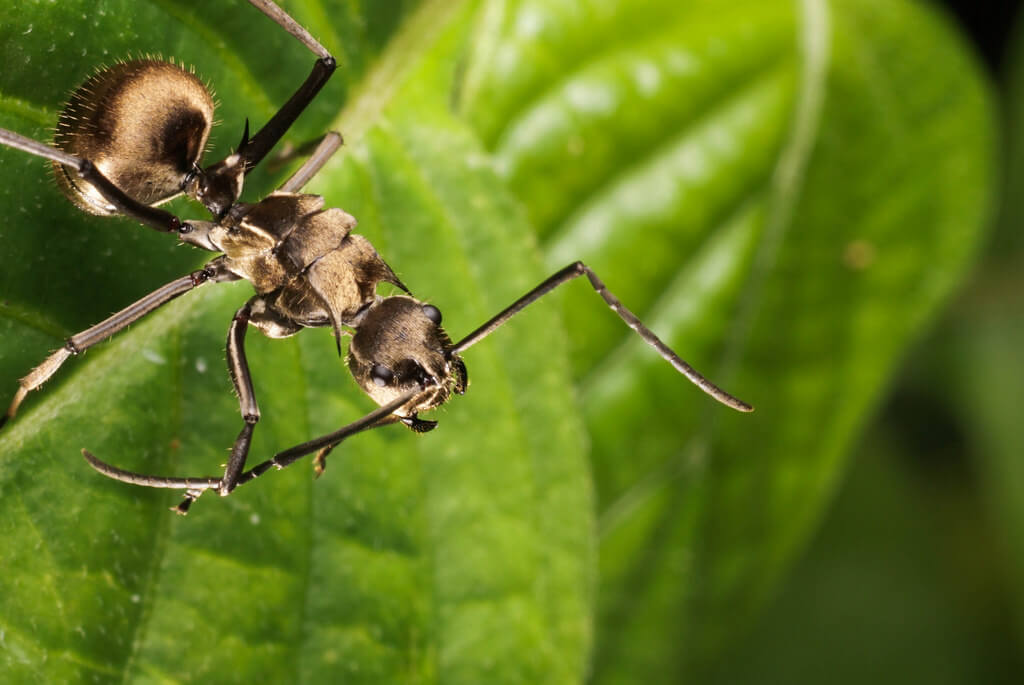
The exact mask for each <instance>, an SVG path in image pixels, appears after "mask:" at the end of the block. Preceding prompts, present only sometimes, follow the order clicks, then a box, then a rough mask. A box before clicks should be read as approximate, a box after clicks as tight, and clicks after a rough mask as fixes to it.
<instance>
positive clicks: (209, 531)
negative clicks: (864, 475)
mask: <svg viewBox="0 0 1024 685" xmlns="http://www.w3.org/2000/svg"><path fill="white" fill-rule="evenodd" d="M296 4H300V3H296ZM301 4H302V7H294V8H293V9H294V11H295V15H296V18H297V19H299V20H300V21H302V22H304V23H307V24H308V25H309V26H310V27H311V29H312V31H313V32H314V33H315V34H316V35H318V36H319V37H320V38H321V39H322V40H323V41H324V42H325V44H326V45H327V46H328V47H329V48H330V49H331V50H332V51H334V54H336V55H338V56H339V61H340V63H341V68H340V69H339V73H338V75H337V76H336V78H335V80H333V81H332V82H331V84H329V86H328V87H327V88H326V89H325V91H324V93H323V95H322V97H320V98H319V99H318V101H317V103H316V104H315V106H314V107H313V108H312V111H311V112H310V113H308V114H307V115H306V116H304V117H303V119H302V121H300V122H299V125H298V126H297V127H296V130H295V132H294V133H293V134H292V135H289V141H290V142H292V143H303V142H305V141H306V140H309V139H312V138H313V137H315V136H318V135H320V134H321V133H322V132H323V131H324V130H326V129H327V128H328V127H337V128H339V130H342V131H343V132H344V133H345V134H346V136H347V138H348V139H349V143H350V144H351V146H350V148H349V149H348V151H347V153H346V154H344V155H339V159H338V160H335V162H334V163H332V164H331V165H330V166H329V167H328V168H327V169H326V170H325V171H324V172H323V174H321V176H320V177H318V178H317V179H316V182H315V184H314V186H315V187H314V190H315V191H316V192H320V193H323V194H324V195H325V196H326V197H327V198H328V203H329V204H337V205H343V206H345V207H346V208H347V209H349V210H350V211H352V212H353V213H354V214H355V215H356V216H357V217H358V218H359V219H360V220H361V226H360V232H362V233H364V234H366V235H368V236H369V237H370V238H371V239H372V240H373V241H374V243H375V244H376V246H377V247H378V248H379V249H380V251H381V253H382V254H383V255H384V256H385V258H386V259H388V260H389V262H390V263H391V264H392V265H393V266H394V267H395V269H396V271H398V273H399V274H400V275H401V277H402V279H403V280H404V281H405V282H406V283H408V284H409V285H410V286H411V287H413V288H414V289H415V291H416V293H417V294H418V296H419V297H421V298H424V299H428V300H430V301H433V302H437V303H438V304H439V305H440V306H441V308H442V309H443V310H444V312H445V321H446V327H447V328H448V330H449V331H451V333H452V335H454V336H459V335H462V334H463V333H464V332H468V331H469V330H471V329H472V328H473V327H475V326H477V325H478V324H479V323H481V322H482V321H483V320H485V319H486V317H487V316H489V315H490V314H492V313H494V312H495V311H497V310H498V309H500V308H501V307H502V306H503V305H505V304H507V303H508V302H510V301H512V300H513V299H514V298H515V297H517V296H518V295H520V294H522V292H524V291H525V290H526V289H527V288H529V287H530V286H531V285H533V284H534V283H536V282H537V281H538V280H539V279H540V278H541V276H542V270H541V269H540V267H539V264H538V260H537V259H536V257H535V253H534V247H533V242H532V237H531V235H530V231H529V228H528V227H527V226H526V225H525V221H524V218H523V216H522V214H521V213H520V212H519V210H518V208H517V207H516V205H515V204H514V203H513V201H512V200H511V198H510V196H509V195H508V194H507V193H506V192H505V191H504V189H503V187H502V185H501V183H500V182H499V180H498V179H497V177H496V176H495V174H494V173H493V172H492V171H491V170H490V168H489V165H488V164H487V163H486V157H485V155H484V153H483V152H482V150H481V149H480V148H479V147H478V145H477V143H476V142H475V140H474V138H473V137H472V136H471V135H470V133H469V132H468V130H467V129H466V128H465V127H464V126H463V125H462V124H461V123H460V122H459V121H458V120H457V119H455V118H453V117H452V116H451V114H450V112H448V110H447V103H448V94H449V93H450V92H451V90H452V84H451V78H452V74H453V73H454V66H455V57H454V55H455V54H456V52H457V50H458V46H459V45H460V38H461V36H462V35H463V34H464V32H465V30H466V28H467V21H468V19H469V13H468V12H467V11H463V10H462V9H460V6H459V5H457V4H453V3H447V2H430V3H426V4H424V5H423V6H421V7H418V8H414V7H408V8H406V7H404V5H410V4H411V3H398V2H389V3H370V4H371V5H372V7H371V8H369V9H366V10H362V9H353V8H354V7H357V6H356V5H353V4H351V3H343V2H325V3H323V5H318V4H316V3H301ZM288 7H289V8H290V9H292V6H291V4H289V5H288ZM146 52H150V53H161V54H164V55H174V56H176V57H179V58H182V59H185V60H187V62H189V63H191V64H194V65H195V66H196V69H197V71H198V72H199V73H200V74H201V76H202V77H203V78H204V79H207V80H208V81H209V82H210V83H212V84H214V85H215V87H216V89H217V93H218V97H219V99H220V101H221V109H220V111H219V113H218V116H219V118H220V119H221V120H222V122H223V125H222V126H221V128H220V129H219V130H220V135H219V137H218V139H217V141H216V142H217V145H216V147H215V149H214V150H213V151H211V153H210V158H209V159H214V158H216V156H217V155H218V154H221V155H222V154H224V153H225V152H226V151H227V149H228V146H229V145H230V144H232V143H233V142H234V141H236V140H237V139H238V135H239V134H240V129H241V126H242V122H243V120H244V118H245V117H249V118H250V119H251V120H252V121H253V123H254V125H257V126H258V123H259V122H261V121H265V120H266V118H267V117H269V116H270V115H271V114H272V113H273V111H274V108H275V104H276V103H280V102H282V101H283V100H284V99H285V98H286V97H288V95H289V94H290V92H291V91H292V90H293V89H294V88H295V87H296V85H297V84H298V83H299V82H300V81H301V79H303V78H305V76H306V74H307V73H308V70H309V68H310V66H311V64H312V61H313V60H312V58H311V56H310V55H309V54H308V53H307V52H306V51H305V50H304V49H303V48H302V47H301V46H300V45H298V44H297V43H296V42H295V41H294V40H293V39H291V38H290V37H289V36H288V35H287V34H285V33H284V32H283V31H281V30H280V29H279V28H277V27H276V26H274V25H273V24H272V23H271V22H269V21H267V20H266V19H265V18H263V17H262V16H261V15H260V14H259V13H258V12H256V11H255V10H253V9H252V8H251V7H249V6H248V5H247V4H244V3H237V2H236V3H216V4H215V6H214V4H210V5H209V6H208V5H206V4H203V5H200V4H195V5H192V4H190V3H177V2H169V1H166V0H154V1H153V2H143V3H134V2H124V1H121V2H114V1H111V2H100V3H86V2H65V3H60V4H48V5H33V6H31V7H19V8H18V9H17V10H15V9H14V8H13V6H9V7H7V8H6V9H2V10H0V59H2V62H3V64H4V65H5V68H4V69H3V70H2V73H0V93H2V95H0V126H4V127H7V128H11V129H14V130H16V131H19V132H21V133H23V134H26V135H31V136H34V137H36V138H38V139H44V140H45V139H47V138H48V136H49V134H48V132H47V131H48V130H49V129H50V128H51V127H52V126H53V123H54V122H55V120H56V116H57V112H58V111H59V108H60V106H61V103H62V101H63V100H64V98H65V97H66V94H67V93H68V92H69V91H70V90H71V89H72V88H73V87H74V86H75V85H76V84H77V83H78V82H80V81H81V80H82V79H83V78H84V77H85V76H87V75H88V74H89V73H90V72H91V71H92V70H93V69H94V68H95V67H96V65H97V64H99V63H102V62H110V61H112V60H114V59H116V58H119V57H124V56H125V55H128V54H140V53H146ZM381 83H383V84H384V86H385V87H384V88H378V87H377V86H378V85H380V84H381ZM343 105H344V106H345V108H346V109H345V112H346V114H344V115H343V116H341V117H340V118H339V117H338V112H339V110H341V109H342V106H343ZM360 134H364V135H362V136H361V137H360ZM342 156H343V157H344V159H340V157H342ZM0 176H2V180H3V183H2V184H0V187H2V188H3V190H2V191H0V204H2V206H3V214H4V216H5V217H6V220H5V222H4V225H3V228H2V229H0V231H2V233H3V245H4V247H3V253H2V255H3V264H4V269H3V270H2V274H0V300H2V305H0V307H2V308H0V314H2V316H0V326H2V330H3V338H2V344H0V381H2V387H6V388H7V389H8V392H13V390H14V388H15V387H16V379H17V378H18V377H19V376H20V375H22V374H24V373H25V372H26V371H27V370H28V369H29V368H31V366H32V365H33V364H35V363H38V362H39V361H41V359H42V358H43V356H44V355H45V353H46V351H47V350H48V349H52V348H54V347H56V346H58V345H59V344H61V338H62V337H64V336H66V335H68V334H70V333H72V332H74V331H76V330H80V329H82V328H83V327H85V326H88V325H90V324H92V323H94V322H96V321H97V320H99V319H101V318H102V317H104V316H106V315H107V314H109V313H110V312H111V311H113V310H116V309H119V308H121V307H124V306H125V305H127V304H128V303H130V302H132V301H133V300H135V299H136V298H138V297H139V296H141V295H142V294H144V293H145V292H147V291H149V290H151V289H153V288H154V287H156V286H158V285H159V284H162V283H164V282H166V281H168V280H170V279H171V278H174V277H176V276H179V275H181V274H183V273H186V272H187V271H188V270H190V269H193V268H195V267H196V266H197V265H199V264H202V263H203V262H204V261H205V260H206V259H207V258H208V257H209V256H208V255H202V254H199V253H197V252H195V251H192V250H185V249H179V248H178V247H177V246H176V245H175V244H174V241H173V240H171V239H169V238H168V237H167V236H163V235H157V234H154V233H153V232H151V231H146V230H144V229H141V228H139V227H138V226H135V225H133V222H131V221H127V220H105V219H99V218H96V217H86V216H83V215H81V214H80V213H76V212H75V211H74V210H72V209H71V208H70V206H69V205H68V204H67V203H66V202H65V201H64V200H63V198H61V197H60V196H59V193H58V191H57V190H56V189H55V188H54V186H53V185H52V183H51V182H50V179H49V178H48V176H49V173H48V170H47V165H46V164H45V163H43V162H42V161H41V160H38V159H33V158H29V157H28V156H27V155H24V154H22V153H19V152H17V151H13V150H3V151H0ZM281 177H283V172H280V171H279V172H277V174H276V175H274V174H267V173H265V172H264V173H263V174H262V175H260V174H259V172H257V174H254V175H253V183H251V184H250V187H249V188H248V189H247V191H248V192H247V195H250V196H252V197H258V196H259V194H260V192H263V191H266V190H267V189H268V188H271V187H273V185H274V183H275V182H277V181H278V180H279V179H280V178H281ZM174 206H175V208H176V209H177V210H178V211H180V212H182V213H185V214H186V215H188V216H201V215H202V213H201V211H199V210H197V209H196V208H195V207H192V206H190V205H188V204H187V203H177V204H175V205H174ZM250 294H251V288H250V287H249V286H248V285H246V284H244V283H241V284H232V285H226V286H206V287H204V288H202V289H200V290H199V291H197V292H195V293H192V294H189V295H188V296H186V297H184V298H182V299H181V300H179V301H177V302H175V303H173V304H172V305H170V306H168V307H167V308H166V309H164V310H162V311H160V312H159V313H157V314H155V315H152V316H150V317H148V318H147V319H146V320H145V321H144V322H142V323H140V324H139V325H136V326H134V327H133V328H132V330H130V331H128V332H126V333H123V334H121V335H118V336H117V337H116V339H115V340H114V341H113V342H111V343H109V344H107V345H102V346H100V347H98V348H96V349H95V350H91V351H89V353H88V354H87V355H85V359H76V360H72V361H70V362H69V363H68V365H67V366H68V368H66V369H63V370H62V371H61V372H60V374H59V375H58V377H57V378H56V379H54V380H53V381H51V382H50V383H49V384H48V386H47V387H46V388H45V390H44V392H42V393H37V395H38V397H33V398H32V399H30V400H29V401H28V402H27V403H26V405H25V406H24V407H23V410H22V412H21V414H20V415H19V416H18V418H17V420H16V421H14V422H13V423H12V424H11V425H9V426H8V427H7V428H6V429H5V430H4V432H3V433H2V434H0V510H2V512H0V521H2V536H3V541H4V542H3V543H2V544H0V566H2V567H3V569H4V573H3V579H2V580H0V617H2V618H0V674H2V678H0V679H3V680H4V681H5V682H30V681H36V682H38V681H46V682H68V681H80V680H99V681H103V680H111V681H114V680H116V681H123V680H131V681H137V680H144V681H157V680H159V681H165V680H166V681H178V680H181V681H198V680H200V679H203V680H208V681H210V682H298V681H305V682H328V681H334V680H339V679H344V680H345V682H396V681H431V682H433V681H441V680H443V681H445V682H466V683H479V682H496V683H502V682H505V683H520V682H572V681H578V680H580V679H581V678H582V674H583V672H584V668H585V659H586V655H587V653H588V647H589V643H590V631H591V627H590V616H591V614H592V609H591V606H590V602H591V596H592V587H591V580H590V579H591V577H592V571H591V569H592V567H593V564H594V554H593V553H594V539H593V521H592V509H593V503H592V501H591V494H590V485H589V480H588V474H587V469H586V464H585V460H584V452H583V443H582V439H581V427H580V423H579V421H578V420H577V419H575V418H574V410H573V407H572V401H571V395H570V394H569V390H568V388H569V384H568V382H567V379H568V365H567V363H566V362H565V355H564V352H563V351H562V343H561V341H560V338H559V336H558V335H548V336H544V337H540V336H536V335H533V334H532V330H534V329H542V330H557V317H556V315H555V311H554V309H553V308H552V307H551V306H547V307H545V306H538V307H536V308H535V311H534V310H531V312H530V313H529V314H528V315H524V319H525V318H527V317H529V318H528V321H524V322H523V323H522V324H518V323H517V324H516V325H510V326H509V327H508V330H506V331H503V332H502V335H501V336H496V337H495V338H494V339H493V340H488V341H486V342H484V343H482V344H480V345H479V346H478V347H477V348H475V349H473V350H472V352H471V353H469V354H467V363H468V365H469V368H470V374H471V377H472V379H473V381H474V384H473V386H472V387H471V389H470V392H469V397H467V398H465V400H464V401H461V402H456V403H453V404H452V405H451V406H450V407H449V408H446V410H444V411H442V412H439V413H438V416H437V418H439V419H440V421H441V425H440V427H439V428H438V429H437V430H436V431H435V432H434V433H433V434H431V435H430V436H415V435H413V434H411V433H410V432H409V431H404V430H402V429H401V428H393V427H392V428H388V429H383V430H380V431H376V432H373V433H371V434H368V435H363V436H360V437H359V439H357V440H353V441H351V443H346V444H345V446H344V447H343V448H342V449H339V450H338V451H336V452H335V454H334V455H332V457H331V462H330V468H329V469H328V472H327V473H326V474H325V476H324V477H323V478H321V479H320V480H319V481H317V482H316V483H314V482H313V481H312V477H311V473H310V469H309V466H308V464H302V465H298V466H297V467H295V468H293V469H289V470H288V471H284V472H281V473H272V474H268V475H267V476H266V477H264V478H263V479H261V480H260V481H259V482H257V483H255V484H252V485H248V486H245V487H244V488H241V489H240V490H239V491H238V492H236V493H235V494H234V495H233V496H232V497H230V498H229V499H226V500H218V499H216V498H215V497H213V496H209V495H208V496H207V497H204V498H202V499H201V500H200V501H199V502H198V503H197V504H196V505H195V506H194V507H193V509H192V514H191V515H190V516H189V517H188V518H187V519H179V518H178V517H175V516H173V515H172V514H170V513H169V512H168V511H167V507H168V506H170V505H172V504H174V503H175V502H176V500H177V498H178V494H177V493H167V492H162V491H153V490H146V489H142V488H136V487H130V486H126V485H124V484H121V483H116V482H113V481H109V480H107V479H104V478H102V477H101V476H99V475H98V474H96V473H94V472H92V471H91V469H90V468H89V467H88V466H87V465H86V464H85V463H84V462H83V461H82V459H81V457H80V456H79V454H78V451H79V448H81V447H83V446H87V447H89V448H90V449H91V450H93V451H95V452H96V453H97V454H98V455H100V456H102V457H104V458H107V459H110V460H112V461H114V462H115V463H117V464H119V465H122V466H124V467H126V468H133V469H140V470H144V471H146V472H151V473H160V474H168V475H170V474H175V475H199V474H216V473H217V470H218V464H221V463H222V462H223V461H224V459H225V454H226V452H225V449H226V448H227V447H228V446H229V445H230V443H231V441H232V440H233V439H234V436H235V434H236V433H237V431H238V429H239V428H240V426H241V423H240V419H239V416H238V406H237V402H236V401H235V400H234V398H233V397H232V395H231V392H230V382H229V380H228V378H227V375H226V374H225V373H224V369H223V365H222V364H223V362H222V360H223V352H222V350H223V344H224V334H225V330H226V327H227V324H228V322H229V320H230V317H231V314H232V312H233V311H234V310H235V308H237V307H238V306H240V305H241V304H242V303H243V302H244V301H245V300H246V298H247V297H249V296H250ZM333 350H334V343H333V341H332V340H331V338H330V336H329V335H328V334H327V333H326V332H325V331H312V332H306V333H303V334H302V335H299V336H296V338H293V339H290V340H287V341H270V340H267V339H265V338H263V337H262V336H259V335H256V334H252V335H250V336H249V339H248V352H249V359H250V363H251V365H252V368H253V371H254V377H255V383H256V393H257V396H258V398H259V401H260V404H261V407H262V412H263V421H262V422H261V423H260V425H259V427H258V429H257V431H256V439H255V443H254V446H253V450H252V456H251V458H252V459H253V460H261V459H264V458H267V457H268V456H269V455H271V454H272V453H274V452H275V451H277V450H280V449H283V448H285V447H288V446H290V445H292V444H295V443H297V442H300V441H303V440H306V439H308V438H309V437H311V436H314V435H318V434H321V433H324V432H327V431H329V430H333V429H334V428H337V427H338V426H339V425H343V424H345V423H347V422H349V421H351V420H354V419H355V418H356V417H358V416H360V415H362V414H363V413H365V412H366V411H368V410H369V409H370V408H372V403H371V402H369V401H368V400H367V399H366V398H363V397H361V393H359V392H358V391H357V390H356V387H355V385H354V384H353V383H352V382H351V380H348V379H347V374H346V372H345V371H344V368H343V364H342V362H341V361H340V360H339V359H337V358H336V356H335V353H334V351H333ZM527 375H528V376H529V378H530V383H528V384H523V383H521V382H519V379H520V378H522V377H526V376H527Z"/></svg>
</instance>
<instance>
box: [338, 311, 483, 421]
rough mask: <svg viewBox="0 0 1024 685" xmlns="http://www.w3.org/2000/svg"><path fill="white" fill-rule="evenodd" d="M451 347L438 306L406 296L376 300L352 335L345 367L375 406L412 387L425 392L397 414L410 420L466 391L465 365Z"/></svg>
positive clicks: (385, 402)
mask: <svg viewBox="0 0 1024 685" xmlns="http://www.w3.org/2000/svg"><path fill="white" fill-rule="evenodd" d="M451 346H452V342H451V340H450V339H449V338H448V334H447V333H445V331H444V329H443V328H441V311H440V310H439V309H438V308H437V307H435V306H434V305H431V304H424V303H422V302H420V301H418V300H416V299H414V298H412V297H407V296H404V295H396V296H394V297H387V298H380V299H378V300H377V301H376V302H375V303H374V304H373V305H371V306H370V308H369V309H368V310H367V311H366V313H365V315H364V316H363V318H362V320H361V321H360V322H359V326H358V327H357V328H356V332H355V335H353V336H352V341H351V342H350V343H349V347H348V366H349V368H350V369H351V370H352V375H353V376H354V377H355V379H356V381H357V382H358V383H359V385H360V386H361V387H362V388H363V390H364V391H365V392H366V394H368V395H369V396H370V397H372V398H373V400H374V401H375V402H377V404H379V405H384V404H387V403H388V402H391V401H392V400H394V399H396V398H398V397H399V396H400V395H402V394H403V393H405V392H408V391H409V390H413V389H415V388H416V387H422V388H425V389H426V391H427V392H426V396H425V397H424V398H422V399H420V398H418V399H417V402H416V404H415V405H414V406H407V407H404V408H403V409H401V410H399V411H396V412H395V414H397V415H398V416H412V415H414V414H415V413H416V412H420V411H427V410H428V409H433V408H434V407H437V406H439V405H441V404H444V403H445V402H446V401H448V398H449V397H451V394H452V393H453V392H454V393H457V394H459V395H461V394H463V393H464V392H465V391H466V384H467V382H468V381H467V375H466V365H465V364H464V363H463V361H462V359H461V358H460V357H459V356H458V355H457V354H453V353H452V352H451V351H450V349H451Z"/></svg>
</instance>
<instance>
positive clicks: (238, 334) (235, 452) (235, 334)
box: [218, 297, 260, 496]
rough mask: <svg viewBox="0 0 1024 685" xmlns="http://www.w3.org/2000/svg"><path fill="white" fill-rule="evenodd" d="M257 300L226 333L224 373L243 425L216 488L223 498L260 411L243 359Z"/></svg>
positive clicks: (233, 480) (243, 456)
mask: <svg viewBox="0 0 1024 685" xmlns="http://www.w3.org/2000/svg"><path fill="white" fill-rule="evenodd" d="M258 299H259V298H258V297H254V298H253V299H251V300H249V301H248V302H246V303H245V305H244V306H242V307H241V308H240V309H239V310H238V311H237V312H235V316H234V318H233V319H231V327H230V328H229V329H228V343H227V353H228V373H230V374H231V382H232V383H234V385H235V394H237V395H238V407H239V409H240V410H241V412H242V420H243V421H245V425H244V426H242V431H241V432H240V433H239V434H238V437H237V438H235V444H234V445H233V446H232V447H231V456H230V457H229V458H228V464H227V466H226V467H225V469H224V477H223V478H222V479H221V483H220V487H219V488H218V490H219V492H220V494H221V495H224V496H227V495H229V494H231V491H232V490H234V489H235V486H236V485H237V484H238V477H239V476H240V475H242V471H243V470H244V469H245V460H246V458H247V457H248V456H249V445H250V443H251V442H252V432H253V430H254V429H255V428H256V423H257V422H258V421H259V420H260V408H259V405H257V404H256V393H255V391H254V390H253V387H252V374H251V373H250V371H249V362H248V361H247V360H246V358H245V333H246V331H247V330H248V328H249V316H250V315H251V314H252V305H253V303H254V302H255V301H257V300H258Z"/></svg>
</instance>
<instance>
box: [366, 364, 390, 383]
mask: <svg viewBox="0 0 1024 685" xmlns="http://www.w3.org/2000/svg"><path fill="white" fill-rule="evenodd" d="M370 378H372V379H373V382H374V383H376V384H377V385H379V386H381V387H383V386H385V385H387V384H388V383H390V382H391V381H392V380H394V378H395V374H394V373H393V372H392V371H391V369H389V368H388V367H386V366H381V365H380V364H374V365H373V368H372V369H370Z"/></svg>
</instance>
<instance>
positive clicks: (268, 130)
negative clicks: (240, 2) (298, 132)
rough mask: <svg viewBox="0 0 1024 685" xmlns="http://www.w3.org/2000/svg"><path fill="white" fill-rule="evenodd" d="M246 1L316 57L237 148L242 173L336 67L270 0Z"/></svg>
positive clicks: (324, 50)
mask: <svg viewBox="0 0 1024 685" xmlns="http://www.w3.org/2000/svg"><path fill="white" fill-rule="evenodd" d="M249 3H250V4H251V5H252V6H253V7H255V8H256V9H258V10H259V11H261V12H263V14H265V15H267V16H268V17H269V18H270V19H272V20H273V21H274V22H275V23H276V24H277V25H278V26H280V27H281V28H283V29H284V30H285V31H287V32H288V33H290V34H291V35H292V36H294V37H295V38H296V39H297V40H298V41H299V42H300V43H302V44H303V45H305V46H306V47H307V48H309V50H310V52H312V53H313V54H314V55H316V56H317V60H316V62H315V63H314V64H313V70H312V71H311V72H310V74H309V76H308V77H307V78H306V80H305V82H304V83H303V84H302V85H301V86H299V88H298V90H296V91H295V93H294V94H293V95H292V96H291V98H289V99H288V102H286V103H284V105H283V106H282V107H281V109H279V110H278V111H277V114H275V115H274V116H273V117H271V119H270V121H268V122H267V123H266V124H265V125H264V126H263V128H261V129H260V130H259V132H258V133H257V134H256V135H254V136H253V137H252V138H250V139H249V140H248V141H245V144H244V145H243V146H242V147H241V148H240V149H239V151H238V152H239V154H241V156H242V159H243V161H244V162H245V170H246V173H249V171H251V170H252V169H253V168H254V167H255V166H256V165H257V164H259V163H260V162H261V161H262V160H263V158H264V157H265V156H266V155H267V153H268V152H270V150H271V149H272V148H273V147H274V145H276V144H277V141H279V140H280V139H281V136H283V135H284V134H285V131H287V130H288V129H289V128H291V125H292V124H293V123H294V122H295V120H296V119H298V118H299V115H300V114H302V112H303V111H304V110H305V109H306V107H307V106H308V105H309V103H310V102H312V101H313V98H315V97H316V95H317V93H319V92H320V89H321V88H323V87H324V84H325V83H327V80H328V79H329V78H330V77H331V74H333V73H334V70H335V69H337V67H338V63H337V61H336V60H335V59H334V57H333V56H332V55H331V53H330V52H328V51H327V48H325V47H324V46H323V45H321V44H320V43H319V42H317V40H316V39H315V38H313V36H312V35H311V34H310V33H309V31H307V30H306V29H305V28H303V27H302V25H301V24H299V23H298V22H297V21H295V20H294V19H292V18H291V17H290V16H289V15H288V13H287V12H285V11H284V10H283V9H281V8H280V7H278V6H277V5H276V4H275V3H273V2H271V0H249Z"/></svg>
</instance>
